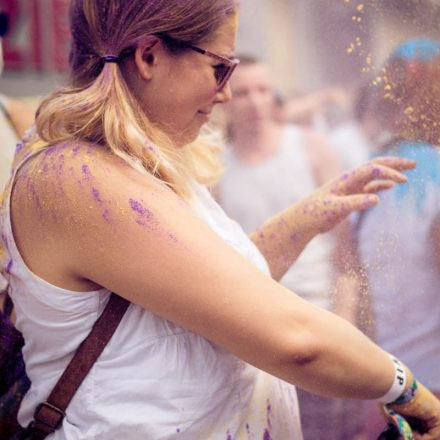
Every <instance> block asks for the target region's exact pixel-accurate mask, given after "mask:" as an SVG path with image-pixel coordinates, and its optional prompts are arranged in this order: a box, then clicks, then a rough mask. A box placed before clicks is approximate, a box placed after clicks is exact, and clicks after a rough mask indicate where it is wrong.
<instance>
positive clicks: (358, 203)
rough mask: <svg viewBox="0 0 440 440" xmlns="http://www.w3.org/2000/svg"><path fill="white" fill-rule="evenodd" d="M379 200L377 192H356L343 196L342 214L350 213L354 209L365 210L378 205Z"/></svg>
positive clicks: (340, 202)
mask: <svg viewBox="0 0 440 440" xmlns="http://www.w3.org/2000/svg"><path fill="white" fill-rule="evenodd" d="M379 200H380V199H379V196H378V195H377V194H355V195H348V196H341V197H340V200H339V206H340V207H341V210H340V214H341V215H348V214H350V213H351V212H353V211H364V210H366V209H369V208H372V207H373V206H375V205H377V204H378V203H379Z"/></svg>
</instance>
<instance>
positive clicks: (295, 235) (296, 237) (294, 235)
mask: <svg viewBox="0 0 440 440" xmlns="http://www.w3.org/2000/svg"><path fill="white" fill-rule="evenodd" d="M298 239H299V236H298V234H292V235H291V236H290V241H291V243H296V242H297V241H298Z"/></svg>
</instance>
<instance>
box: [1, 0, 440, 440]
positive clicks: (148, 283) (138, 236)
mask: <svg viewBox="0 0 440 440" xmlns="http://www.w3.org/2000/svg"><path fill="white" fill-rule="evenodd" d="M71 22H72V36H73V47H72V55H71V65H72V86H71V87H70V88H69V89H67V90H65V91H61V92H58V93H55V94H54V95H53V96H51V97H49V98H48V99H47V100H46V101H45V102H43V104H42V106H41V107H40V109H39V113H38V118H37V129H38V137H37V139H35V140H31V141H30V142H29V143H30V144H32V145H31V147H27V146H26V145H25V146H24V148H23V150H22V151H21V153H19V154H18V156H17V162H16V166H15V172H14V177H13V180H14V186H13V191H12V194H11V191H10V189H9V192H8V193H7V194H6V201H5V203H4V209H3V213H2V232H3V236H4V241H5V242H6V248H7V252H8V254H9V259H8V261H6V262H5V263H4V267H5V269H4V272H5V273H6V272H7V273H6V275H7V276H8V279H9V282H10V291H11V295H12V298H13V301H14V304H15V307H16V313H17V327H18V328H19V329H20V330H21V331H22V332H23V335H24V338H25V341H26V345H25V348H24V357H25V360H26V364H27V372H28V375H29V377H30V379H31V381H32V387H31V389H30V391H29V392H28V394H27V395H26V397H25V399H24V401H23V403H22V405H21V409H20V413H19V419H20V421H21V423H22V424H26V423H28V422H29V421H30V420H31V417H32V412H33V410H34V409H35V405H36V404H37V402H39V401H41V400H44V399H45V397H46V395H47V393H48V392H49V391H50V389H51V387H52V386H53V384H54V382H55V381H56V379H57V377H58V376H59V375H60V374H61V372H62V371H63V369H64V368H65V366H66V363H67V362H68V360H69V359H70V358H71V356H72V353H73V352H74V351H75V349H76V348H77V346H78V345H79V343H80V341H81V340H82V339H83V338H84V336H85V335H86V334H87V333H88V332H89V330H90V328H91V327H92V325H93V323H94V322H95V320H96V318H97V316H98V315H99V314H100V312H101V311H102V309H103V307H104V305H105V303H106V301H107V300H108V297H109V294H110V291H114V292H116V293H118V294H119V295H121V296H123V297H125V298H127V299H129V300H130V301H131V302H132V304H131V305H130V307H129V309H128V311H127V312H126V314H125V316H124V318H123V320H122V322H121V324H120V327H119V328H118V329H117V331H116V332H115V334H114V335H113V337H112V339H111V341H110V343H109V345H107V346H106V348H105V350H104V352H103V354H102V355H101V357H100V358H99V359H98V361H97V362H96V364H95V365H94V367H93V370H92V371H91V373H90V374H89V375H88V376H87V378H86V379H85V381H84V382H83V384H82V385H81V387H80V388H79V389H78V391H77V393H76V395H75V397H74V398H73V400H72V402H71V403H70V405H69V407H68V409H67V413H66V418H65V419H64V422H63V425H62V426H61V428H60V430H59V431H57V432H55V433H54V434H53V438H54V439H61V438H69V439H70V438H123V436H125V438H130V439H138V438H151V439H166V438H168V439H169V438H183V439H209V438H213V439H217V438H219V439H225V438H231V439H233V438H240V437H243V436H246V435H247V436H249V437H251V438H252V436H256V437H260V438H261V437H263V436H265V438H274V439H287V438H301V433H300V427H299V425H298V409H297V404H296V398H295V392H294V388H293V387H292V386H291V385H289V384H288V383H286V382H290V383H292V384H298V385H300V386H302V387H304V388H306V389H308V390H310V391H315V392H319V393H322V394H326V395H333V396H351V397H355V398H364V399H374V398H378V397H381V396H383V400H384V401H386V402H388V401H393V400H394V399H395V398H396V397H398V396H399V395H400V394H401V393H403V392H405V389H406V388H408V385H409V384H410V383H411V377H412V376H411V373H410V372H409V370H408V371H407V372H406V375H407V381H406V382H405V381H404V380H403V378H402V382H401V383H398V380H397V377H398V376H399V375H398V374H396V371H397V370H396V369H395V367H394V363H393V362H391V361H390V358H389V356H388V354H387V353H385V352H384V351H382V350H381V349H379V348H378V347H376V346H375V345H374V344H373V343H372V342H370V341H369V340H368V339H367V338H365V337H364V336H363V335H362V334H361V333H360V332H358V331H356V330H355V329H354V328H352V327H351V326H350V325H349V324H348V323H346V322H344V321H343V320H341V319H339V318H337V317H335V316H333V315H332V314H330V313H328V312H325V311H321V310H319V309H318V308H316V307H314V306H312V305H310V304H309V303H307V302H306V301H304V300H302V299H300V298H299V297H297V296H296V295H293V294H292V293H291V292H290V291H288V290H287V289H285V288H283V287H281V286H280V285H279V284H277V283H276V282H275V281H274V280H273V279H272V278H271V277H269V276H268V274H269V269H270V271H271V274H272V276H273V277H274V278H275V279H279V278H280V277H281V276H282V274H283V272H284V271H285V270H286V268H287V267H288V266H289V265H290V262H293V260H294V259H295V257H296V256H297V255H298V254H299V253H300V251H301V249H302V248H303V247H304V246H305V245H306V243H307V242H308V241H309V240H310V239H311V238H312V237H313V236H314V235H316V234H317V233H318V232H320V231H323V230H326V229H328V228H330V227H332V225H333V224H335V223H336V222H337V221H338V220H339V219H340V218H343V217H344V216H346V215H347V214H348V213H349V212H350V211H352V210H355V209H366V208H368V207H370V206H372V205H374V204H375V203H377V196H376V195H372V194H363V193H362V192H363V189H364V187H365V186H367V190H368V189H370V190H371V189H377V188H382V187H383V185H382V182H381V180H379V181H375V180H374V179H375V178H378V179H385V180H386V182H385V186H386V185H387V184H388V183H389V180H393V181H397V182H403V181H405V178H404V177H403V176H402V175H401V174H400V173H399V172H398V171H396V169H406V168H408V167H412V166H413V165H414V163H413V162H412V161H405V160H400V159H396V158H394V159H393V158H392V159H389V158H385V159H379V160H377V161H376V162H373V163H370V164H367V165H366V166H364V167H362V168H360V169H358V170H357V171H355V172H353V173H351V174H347V175H345V176H342V177H341V178H339V179H337V180H335V181H332V182H330V183H329V184H328V185H326V186H324V187H323V188H321V189H320V190H318V191H317V193H315V194H314V195H312V196H311V197H309V198H308V199H306V200H305V201H303V202H301V203H300V204H297V205H295V206H293V207H291V208H289V209H288V210H286V211H285V212H284V213H282V214H281V215H280V216H279V217H277V218H274V219H273V220H271V221H269V222H268V223H267V224H265V225H264V226H263V227H262V228H261V229H260V230H259V231H258V232H257V233H255V234H253V236H252V238H253V239H254V242H255V244H256V245H257V246H258V247H259V248H260V249H261V250H262V252H263V254H264V255H265V256H266V258H267V260H268V265H266V262H265V259H264V258H263V256H262V255H261V254H260V253H259V252H258V251H257V249H256V248H255V247H254V245H253V244H252V243H251V242H250V241H249V240H248V238H247V237H246V236H245V235H244V234H243V233H242V232H241V230H240V229H238V228H237V226H236V225H235V224H234V223H232V222H231V221H230V220H229V219H228V218H227V217H226V216H225V215H224V213H223V211H221V209H220V208H219V207H218V206H217V205H216V204H215V203H214V202H213V201H212V199H211V198H210V196H209V193H208V192H207V191H206V189H204V188H203V187H202V185H201V183H205V182H209V179H210V178H212V176H213V172H212V169H213V168H215V158H214V157H213V155H212V150H211V149H210V148H209V147H208V146H206V145H205V144H203V143H201V142H199V141H196V139H197V136H198V133H199V130H200V128H201V126H202V125H203V124H204V123H205V122H206V121H207V120H208V118H209V113H210V112H211V110H212V108H213V107H214V105H216V104H219V103H223V102H225V101H227V100H228V99H229V97H230V90H229V86H228V84H227V80H228V78H229V76H230V74H231V73H232V70H233V68H234V66H235V65H236V61H235V60H233V59H232V55H233V53H234V45H235V33H236V5H235V3H234V2H233V1H232V0H209V1H207V0H205V1H201V0H186V1H181V0H179V1H177V0H175V1H171V0H162V1H158V0H155V1H152V0H151V1H146V0H131V1H130V2H127V1H124V0H75V1H73V2H72V11H71ZM208 51H209V52H208ZM9 188H11V186H10V187H9ZM9 200H10V203H9ZM12 229H13V231H14V233H12ZM292 234H297V235H295V236H293V235H292ZM288 237H291V240H290V241H289V239H288ZM225 241H226V243H225ZM255 266H256V267H255ZM268 266H269V267H268ZM259 269H260V270H259ZM403 371H406V370H403ZM267 373H269V374H267ZM401 374H403V373H401ZM274 376H278V377H279V378H281V379H283V380H279V379H277V378H275V377H274ZM285 381H286V382H285ZM405 383H406V385H405ZM388 390H391V391H390V392H389V391H388ZM419 390H420V391H419V392H418V393H417V395H416V398H415V399H414V400H412V402H410V403H409V404H404V405H401V406H399V407H398V408H399V411H400V412H401V413H403V414H409V415H412V416H415V417H420V418H423V419H426V420H428V419H429V420H430V424H431V425H430V427H429V429H430V431H429V432H430V437H427V438H438V436H439V434H436V432H437V431H438V427H437V425H438V422H439V420H438V419H440V404H439V402H438V401H437V400H435V398H434V397H433V396H431V395H430V394H429V393H428V392H427V391H426V390H425V389H424V388H423V386H421V385H420V388H419ZM414 402H415V403H416V404H414Z"/></svg>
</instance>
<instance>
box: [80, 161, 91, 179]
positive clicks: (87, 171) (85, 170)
mask: <svg viewBox="0 0 440 440" xmlns="http://www.w3.org/2000/svg"><path fill="white" fill-rule="evenodd" d="M81 168H82V172H83V174H84V176H85V178H86V179H87V180H88V179H90V178H91V177H92V173H91V172H90V168H89V167H88V166H87V165H86V164H83V166H82V167H81Z"/></svg>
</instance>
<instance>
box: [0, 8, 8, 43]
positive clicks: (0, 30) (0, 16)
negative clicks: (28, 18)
mask: <svg viewBox="0 0 440 440" xmlns="http://www.w3.org/2000/svg"><path fill="white" fill-rule="evenodd" d="M8 29H9V18H8V16H7V15H6V14H5V13H4V12H0V37H4V36H5V35H6V34H7V33H8Z"/></svg>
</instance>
